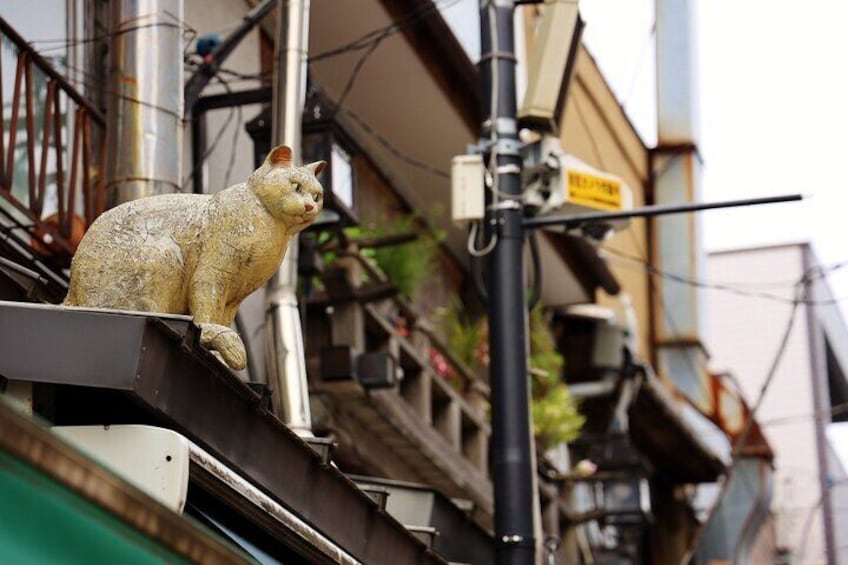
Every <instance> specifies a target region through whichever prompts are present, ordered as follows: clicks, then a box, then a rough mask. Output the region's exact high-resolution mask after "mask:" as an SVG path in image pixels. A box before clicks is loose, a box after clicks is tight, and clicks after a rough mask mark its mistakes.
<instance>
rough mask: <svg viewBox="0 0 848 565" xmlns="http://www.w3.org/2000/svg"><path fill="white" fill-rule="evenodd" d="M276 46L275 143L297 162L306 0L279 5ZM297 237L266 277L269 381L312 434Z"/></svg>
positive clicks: (295, 422) (290, 420)
mask: <svg viewBox="0 0 848 565" xmlns="http://www.w3.org/2000/svg"><path fill="white" fill-rule="evenodd" d="M277 13H278V19H277V45H276V51H275V56H274V100H273V130H272V138H271V140H272V142H273V144H274V145H280V144H285V145H288V146H289V147H291V149H292V157H293V160H294V162H296V163H299V162H300V159H301V152H300V128H301V118H302V113H303V105H304V102H305V99H306V56H307V49H308V46H309V0H288V1H287V2H284V3H281V4H280V5H279V6H278V7H277ZM297 248H298V238H297V237H294V238H293V239H292V240H291V242H290V243H289V249H288V251H287V252H286V256H285V258H284V259H283V264H282V265H281V266H280V269H279V270H278V271H277V273H276V274H275V275H274V276H273V277H272V278H271V280H270V281H268V287H267V312H268V314H267V325H266V330H265V331H266V332H268V333H267V334H266V335H267V338H268V348H267V367H268V382H269V384H271V386H272V387H273V388H274V389H275V390H277V391H279V392H278V393H277V394H278V395H279V396H278V397H277V398H276V401H277V403H278V406H279V410H280V412H281V414H280V416H281V417H282V419H283V421H284V422H285V423H286V424H288V426H289V427H290V428H291V429H292V430H293V431H295V432H296V433H298V434H301V435H312V431H311V430H312V415H311V412H310V409H309V388H308V385H307V380H306V361H305V359H304V351H303V335H302V331H301V327H300V312H299V310H298V307H297V294H296V290H297Z"/></svg>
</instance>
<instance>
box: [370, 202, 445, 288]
mask: <svg viewBox="0 0 848 565" xmlns="http://www.w3.org/2000/svg"><path fill="white" fill-rule="evenodd" d="M422 232H423V230H421V229H419V228H418V227H417V226H416V217H415V216H405V217H403V218H400V219H398V220H395V221H393V222H384V223H380V224H378V223H377V222H370V224H369V225H368V227H365V228H360V229H359V234H358V236H360V237H381V236H388V235H398V234H406V233H418V234H419V237H418V239H416V240H414V241H410V242H408V243H401V244H398V245H387V246H384V247H377V248H375V249H367V250H363V255H364V256H365V257H367V258H368V259H370V260H372V261H373V262H374V263H375V264H376V265H377V267H379V268H380V270H381V271H383V273H384V274H385V275H386V277H387V278H388V279H389V281H391V282H392V283H393V284H394V285H395V286H396V287H397V288H398V290H399V291H400V293H401V294H403V295H404V296H407V297H409V298H413V299H414V298H416V297H417V296H418V293H419V292H420V291H421V287H422V286H423V285H424V283H425V282H427V280H429V279H430V278H431V277H432V276H433V273H434V271H435V269H436V257H437V253H438V242H437V241H436V238H435V237H434V236H431V235H429V233H422Z"/></svg>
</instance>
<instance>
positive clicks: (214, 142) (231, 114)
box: [180, 76, 238, 192]
mask: <svg viewBox="0 0 848 565" xmlns="http://www.w3.org/2000/svg"><path fill="white" fill-rule="evenodd" d="M215 78H216V79H217V80H218V81H219V82H220V83H221V85H222V86H223V87H224V89H225V90H227V92H228V93H231V91H230V87H229V85H228V84H227V82H226V81H225V80H223V79H222V78H221V77H219V76H216V77H215ZM235 114H236V109H235V108H233V107H232V106H231V107H230V111H229V113H228V114H227V118H226V119H225V120H224V123H223V124H222V125H221V128H220V129H219V130H218V133H217V134H215V138H214V139H213V140H212V143H211V144H210V145H209V147H207V149H206V151H204V152H203V155H201V156H200V163H199V164H198V167H202V166H203V163H205V162H206V159H207V158H208V157H209V155H211V154H212V152H213V151H214V150H215V147H217V146H218V143H219V142H220V141H221V138H222V137H223V136H224V132H225V131H226V130H227V127H228V126H229V125H230V122H232V121H233V117H234V116H235ZM236 129H238V126H236ZM195 174H197V168H196V167H195V168H194V169H192V171H191V174H190V175H189V176H188V177H187V178H186V179H185V180H184V181H183V184H182V186H181V187H180V192H185V191H186V189H187V188H188V185H189V184H191V182H192V181H193V180H194V175H195Z"/></svg>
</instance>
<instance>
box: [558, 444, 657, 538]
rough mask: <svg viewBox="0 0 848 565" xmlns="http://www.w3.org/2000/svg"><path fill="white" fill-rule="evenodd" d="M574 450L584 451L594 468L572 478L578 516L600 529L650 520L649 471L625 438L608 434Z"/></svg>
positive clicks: (638, 523)
mask: <svg viewBox="0 0 848 565" xmlns="http://www.w3.org/2000/svg"><path fill="white" fill-rule="evenodd" d="M580 443H583V442H580ZM575 447H576V448H577V449H578V450H580V447H584V448H585V449H586V452H585V454H586V455H587V460H588V461H591V463H592V464H593V465H594V472H592V473H590V474H578V475H577V476H575V477H572V481H573V483H574V485H575V494H576V495H577V500H576V502H578V504H579V505H580V506H581V508H580V509H579V510H580V511H581V515H582V516H584V517H585V518H586V519H590V520H597V521H598V523H599V524H601V525H604V526H608V525H614V526H628V525H633V526H639V525H642V524H645V523H646V522H649V521H650V520H651V492H650V484H649V482H648V471H649V468H648V465H647V463H645V462H644V461H643V459H642V457H641V456H640V454H639V452H638V451H637V450H636V448H635V447H634V446H633V444H632V443H631V441H630V438H629V437H628V436H627V435H626V434H624V433H610V434H607V435H604V436H601V437H595V438H592V439H591V440H588V439H587V440H585V444H584V445H582V446H575ZM578 493H579V494H578Z"/></svg>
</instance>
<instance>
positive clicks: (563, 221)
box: [524, 194, 804, 229]
mask: <svg viewBox="0 0 848 565" xmlns="http://www.w3.org/2000/svg"><path fill="white" fill-rule="evenodd" d="M803 199H804V197H803V196H801V195H800V194H786V195H783V196H767V197H764V198H748V199H745V200H725V201H722V202H700V203H698V202H696V203H694V204H659V205H656V206H645V207H643V208H637V209H635V210H626V211H622V212H590V213H588V214H565V215H562V216H543V217H540V218H525V219H524V227H525V228H526V229H538V228H544V227H549V226H558V227H563V228H566V229H568V228H573V227H577V226H579V225H581V224H590V223H601V222H607V221H611V220H622V219H625V218H645V217H648V216H663V215H666V214H682V213H685V212H700V211H701V210H714V209H716V208H738V207H741V206H756V205H759V204H776V203H779V202H797V201H798V200H803Z"/></svg>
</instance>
